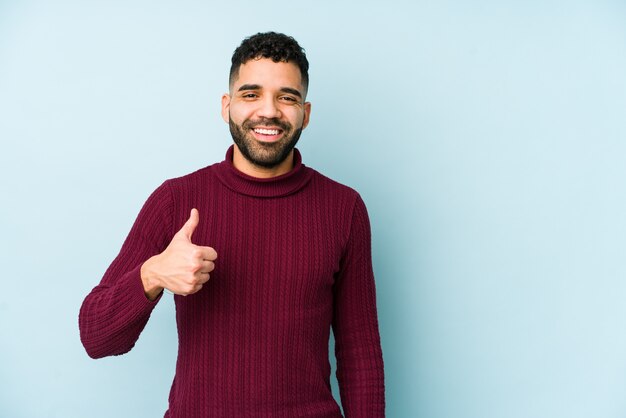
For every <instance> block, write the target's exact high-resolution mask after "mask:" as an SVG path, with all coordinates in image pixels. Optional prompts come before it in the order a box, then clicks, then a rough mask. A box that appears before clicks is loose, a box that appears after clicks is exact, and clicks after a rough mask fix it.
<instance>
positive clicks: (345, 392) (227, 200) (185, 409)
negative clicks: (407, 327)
mask: <svg viewBox="0 0 626 418" xmlns="http://www.w3.org/2000/svg"><path fill="white" fill-rule="evenodd" d="M232 153H233V149H232V147H231V148H230V149H229V150H228V152H227V154H226V159H225V161H223V162H221V163H218V164H214V165H211V166H209V167H206V168H204V169H201V170H198V171H196V172H194V173H192V174H189V175H187V176H184V177H180V178H177V179H172V180H168V181H166V182H165V183H163V184H162V185H161V186H160V187H159V188H158V189H157V190H156V191H155V192H154V193H153V194H152V195H151V196H150V197H149V198H148V200H147V201H146V203H145V205H144V207H143V208H142V210H141V212H140V213H139V216H138V217H137V220H136V221H135V224H134V225H133V227H132V229H131V231H130V233H129V235H128V237H127V238H126V241H125V242H124V245H123V246H122V249H121V251H120V253H119V255H118V256H117V257H116V258H115V260H114V261H113V263H112V264H111V266H110V267H109V268H108V270H107V271H106V273H105V275H104V277H103V278H102V281H101V283H100V284H99V285H98V286H96V287H95V288H94V289H93V290H92V291H91V293H90V294H89V295H88V296H87V298H86V299H85V301H84V302H83V305H82V307H81V311H80V316H79V325H80V335H81V340H82V342H83V345H84V346H85V349H86V350H87V353H88V354H89V355H90V356H91V357H94V358H99V357H105V356H111V355H119V354H123V353H126V352H128V351H129V350H130V349H131V348H132V347H133V346H134V344H135V342H136V341H137V339H138V337H139V334H140V333H141V331H142V330H143V328H144V326H145V325H146V322H147V321H148V318H149V317H150V314H151V312H152V310H153V309H154V307H155V306H156V303H158V300H159V299H157V301H155V302H151V301H149V300H148V299H147V298H146V297H145V295H144V292H143V287H142V284H141V278H140V267H141V265H142V264H143V262H145V261H146V260H147V259H148V258H150V257H151V256H153V255H155V254H158V253H160V252H162V251H163V250H164V249H165V248H166V247H167V245H168V244H169V242H170V240H171V239H172V237H173V235H174V234H175V233H176V231H178V230H179V229H180V228H181V227H182V225H183V224H184V223H185V221H186V220H187V219H188V218H189V213H190V210H191V209H192V208H194V207H195V208H197V209H198V211H199V214H200V223H199V225H198V227H197V229H196V230H195V232H194V234H193V237H192V241H193V243H194V244H197V245H203V246H211V247H213V248H215V250H216V251H217V254H218V258H217V260H216V262H215V270H214V271H213V272H212V273H211V278H210V280H209V282H207V283H206V284H205V285H204V287H203V288H202V289H201V290H200V291H199V292H198V293H196V294H193V295H190V296H186V297H183V296H175V297H174V299H175V303H176V320H177V325H178V340H179V350H178V360H177V363H176V376H175V378H174V382H173V384H172V388H171V391H170V397H169V410H168V411H167V412H166V413H165V416H166V417H172V418H174V417H175V418H179V417H180V418H192V417H229V418H232V417H276V418H278V417H281V418H293V417H311V418H313V417H316V418H317V417H319V418H322V417H328V418H331V417H332V418H336V417H341V412H340V409H339V406H338V405H337V402H336V401H335V400H334V399H333V397H332V394H331V389H330V365H329V361H328V341H329V334H330V329H331V326H332V328H333V332H334V335H335V342H336V346H335V347H336V348H335V355H336V357H337V378H338V381H339V387H340V393H341V401H342V404H343V408H344V414H345V416H346V417H347V418H358V417H383V416H384V407H385V397H384V378H383V359H382V352H381V348H380V338H379V333H378V321H377V314H376V295H375V287H374V277H373V273H372V264H371V244H370V226H369V220H368V217H367V212H366V209H365V205H364V204H363V201H362V200H361V198H360V197H359V195H358V194H357V193H356V192H355V191H354V190H352V189H350V188H348V187H346V186H342V185H340V184H339V183H336V182H334V181H332V180H330V179H328V178H326V177H324V176H322V175H321V174H319V173H318V172H316V171H314V170H312V169H310V168H308V167H306V166H304V165H303V164H302V162H301V156H300V154H299V152H298V151H297V150H296V152H295V159H294V160H295V162H294V168H293V170H291V171H290V172H289V173H287V174H285V175H282V176H280V177H275V178H272V179H257V178H254V177H250V176H247V175H245V174H243V173H241V172H239V171H238V170H236V169H235V168H234V166H233V165H232Z"/></svg>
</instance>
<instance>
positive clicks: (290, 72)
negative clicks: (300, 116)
mask: <svg viewBox="0 0 626 418" xmlns="http://www.w3.org/2000/svg"><path fill="white" fill-rule="evenodd" d="M243 84H258V85H260V86H261V87H263V88H266V87H267V88H272V87H279V88H280V87H291V88H295V89H298V90H300V91H302V90H303V88H302V75H301V74H300V68H298V66H297V65H296V64H294V63H292V62H282V61H280V62H274V61H272V60H271V59H269V58H257V59H251V60H249V61H247V62H245V63H244V64H242V65H241V66H240V67H239V74H238V76H237V78H236V79H235V80H234V81H233V86H232V87H233V88H234V89H236V88H237V87H238V86H241V85H243Z"/></svg>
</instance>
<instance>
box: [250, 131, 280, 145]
mask: <svg viewBox="0 0 626 418" xmlns="http://www.w3.org/2000/svg"><path fill="white" fill-rule="evenodd" d="M252 132H253V133H254V137H255V138H256V139H257V140H259V141H262V142H276V141H278V140H279V139H280V138H281V137H282V134H283V132H284V131H283V130H282V129H280V128H258V127H257V128H253V129H252Z"/></svg>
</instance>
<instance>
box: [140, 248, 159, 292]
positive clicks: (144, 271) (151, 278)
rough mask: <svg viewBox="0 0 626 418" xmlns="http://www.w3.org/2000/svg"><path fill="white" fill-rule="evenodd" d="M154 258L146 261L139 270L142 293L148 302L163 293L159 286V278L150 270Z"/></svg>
mask: <svg viewBox="0 0 626 418" xmlns="http://www.w3.org/2000/svg"><path fill="white" fill-rule="evenodd" d="M155 257H156V256H154V257H151V258H149V259H148V260H146V261H145V262H144V263H143V264H142V265H141V269H140V275H141V283H142V284H143V292H144V294H145V295H146V297H147V298H148V299H150V300H155V299H156V298H157V297H158V296H159V295H160V294H161V292H162V291H163V287H162V286H160V281H159V276H158V275H157V274H156V273H155V272H154V271H153V270H152V265H153V263H154V258H155Z"/></svg>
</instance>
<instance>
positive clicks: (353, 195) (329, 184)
mask: <svg viewBox="0 0 626 418" xmlns="http://www.w3.org/2000/svg"><path fill="white" fill-rule="evenodd" d="M308 169H309V170H311V171H312V172H313V176H312V183H313V185H314V187H316V188H318V189H320V190H322V191H325V192H327V193H330V194H332V195H334V196H336V197H343V198H345V199H347V200H350V201H352V202H354V201H355V200H357V199H360V195H359V193H358V192H357V191H356V190H355V189H353V188H352V187H350V186H347V185H345V184H343V183H340V182H338V181H336V180H333V179H331V178H330V177H327V176H325V175H324V174H322V173H320V172H319V171H317V170H314V169H312V168H310V167H309V168H308Z"/></svg>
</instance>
